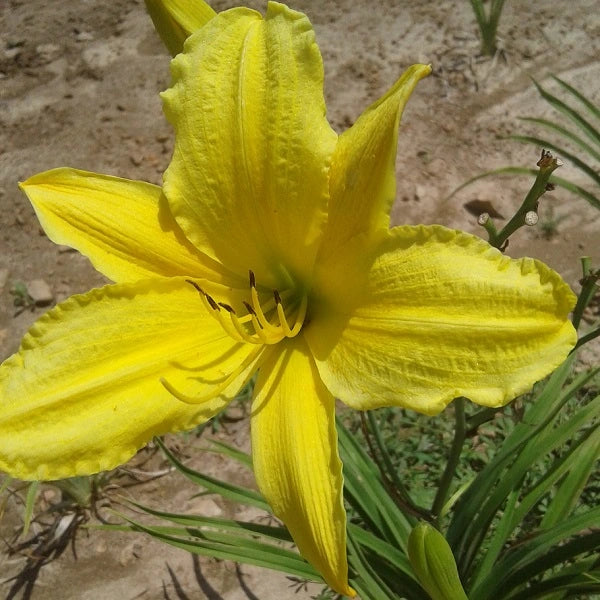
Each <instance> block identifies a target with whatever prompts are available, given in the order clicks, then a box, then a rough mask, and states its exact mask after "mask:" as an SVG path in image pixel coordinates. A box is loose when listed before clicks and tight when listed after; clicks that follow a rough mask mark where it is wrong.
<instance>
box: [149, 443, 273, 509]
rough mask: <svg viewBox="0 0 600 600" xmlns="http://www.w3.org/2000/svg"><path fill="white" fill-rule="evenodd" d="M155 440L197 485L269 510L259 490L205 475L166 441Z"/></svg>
mask: <svg viewBox="0 0 600 600" xmlns="http://www.w3.org/2000/svg"><path fill="white" fill-rule="evenodd" d="M154 441H155V442H156V443H157V444H158V446H160V448H161V449H162V451H163V452H164V453H165V456H166V457H167V459H168V461H169V462H170V463H171V464H172V465H173V466H174V467H175V468H176V469H177V470H178V471H179V472H180V473H182V474H183V475H185V477H187V478H188V479H189V480H190V481H192V482H193V483H195V484H196V485H199V486H202V487H203V488H205V489H207V490H208V491H210V492H213V493H215V494H219V495H221V496H223V498H227V499H228V500H231V501H233V502H239V503H240V504H244V505H247V506H255V507H256V508H261V509H262V510H265V511H269V505H268V504H267V502H266V501H265V500H264V498H263V497H262V496H261V495H260V494H259V493H258V492H255V491H254V490H249V489H247V488H244V487H240V486H237V485H233V484H231V483H227V482H225V481H221V480H219V479H215V478H213V477H209V476H208V475H203V474H202V473H199V472H198V471H194V469H190V468H189V467H186V466H185V465H184V464H183V463H182V462H180V461H179V460H177V458H176V457H175V456H174V455H173V454H172V453H171V452H170V451H169V449H168V448H167V447H166V446H165V444H164V442H163V441H162V440H161V439H160V438H154Z"/></svg>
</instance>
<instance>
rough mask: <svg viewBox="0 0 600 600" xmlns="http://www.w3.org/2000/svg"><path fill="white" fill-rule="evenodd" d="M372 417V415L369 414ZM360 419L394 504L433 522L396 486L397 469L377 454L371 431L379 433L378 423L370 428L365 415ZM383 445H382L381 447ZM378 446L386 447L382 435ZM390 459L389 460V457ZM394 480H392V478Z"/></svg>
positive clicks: (430, 517) (371, 452) (403, 489)
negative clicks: (382, 460)
mask: <svg viewBox="0 0 600 600" xmlns="http://www.w3.org/2000/svg"><path fill="white" fill-rule="evenodd" d="M368 414H369V415H370V413H368ZM360 419H361V426H362V430H363V434H364V436H365V440H366V441H367V445H368V446H369V452H370V454H371V458H372V459H373V462H374V463H375V464H376V465H377V468H378V469H379V474H380V475H381V480H382V481H383V485H384V486H385V489H386V490H387V492H388V493H389V495H390V498H391V499H392V500H393V501H394V503H395V504H396V506H398V507H399V508H400V509H401V510H402V511H403V512H404V513H407V514H410V515H412V516H413V517H416V518H417V519H424V520H425V521H429V522H431V521H432V520H433V518H432V515H431V514H430V513H429V512H428V511H427V510H426V509H424V508H422V507H420V506H417V505H416V504H415V503H414V502H413V501H412V500H411V498H410V496H409V495H408V493H407V492H406V489H405V488H404V486H403V485H402V484H401V483H400V487H397V486H396V481H398V482H399V479H398V478H397V476H396V477H394V474H395V473H396V472H395V469H394V467H393V465H392V463H391V461H390V463H389V466H388V463H387V462H386V461H385V458H384V462H385V465H384V464H382V462H381V459H380V458H379V453H378V452H377V450H376V449H375V446H374V445H373V441H372V439H371V431H373V433H374V434H375V432H377V433H379V431H378V428H377V423H375V421H374V420H370V423H371V427H369V426H368V425H367V421H366V419H365V415H364V413H362V412H361V413H360ZM375 437H376V439H377V437H378V436H377V434H375ZM379 444H381V445H379ZM377 445H378V447H379V448H380V449H381V448H382V447H383V448H384V447H385V444H384V442H383V440H382V439H381V434H379V440H378V441H377ZM381 454H382V455H385V454H387V453H384V452H383V451H382V453H381ZM388 459H389V455H388ZM390 476H391V477H393V478H391V477H390Z"/></svg>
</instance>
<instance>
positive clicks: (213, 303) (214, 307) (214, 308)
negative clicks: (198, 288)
mask: <svg viewBox="0 0 600 600" xmlns="http://www.w3.org/2000/svg"><path fill="white" fill-rule="evenodd" d="M204 296H205V297H206V299H207V300H208V303H209V304H210V307H211V308H212V309H213V310H218V311H219V312H220V311H221V309H220V308H219V305H218V304H217V303H216V302H215V301H214V299H213V298H212V297H211V296H209V295H208V294H207V293H204Z"/></svg>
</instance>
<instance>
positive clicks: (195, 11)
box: [144, 0, 217, 56]
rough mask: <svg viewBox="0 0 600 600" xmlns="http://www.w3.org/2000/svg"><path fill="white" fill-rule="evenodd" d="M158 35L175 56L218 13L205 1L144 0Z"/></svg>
mask: <svg viewBox="0 0 600 600" xmlns="http://www.w3.org/2000/svg"><path fill="white" fill-rule="evenodd" d="M144 1H145V3H146V9H147V10H148V14H149V15H150V18H151V19H152V22H153V23H154V28H155V29H156V31H157V33H158V35H160V38H161V39H162V41H163V42H164V44H165V46H166V47H167V49H168V50H169V52H170V53H171V54H172V55H173V56H175V55H176V54H179V52H181V51H182V49H183V42H185V40H186V38H187V37H188V36H189V35H190V34H191V33H192V32H193V31H196V30H197V29H200V28H201V27H202V26H203V25H205V24H206V23H208V22H209V21H210V20H211V19H212V18H213V17H214V16H215V15H216V14H217V13H216V12H215V11H214V10H213V9H212V8H211V7H210V6H209V5H208V4H207V3H206V2H204V1H203V0H193V1H191V2H190V0H144Z"/></svg>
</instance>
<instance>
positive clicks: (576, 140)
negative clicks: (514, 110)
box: [509, 117, 600, 160]
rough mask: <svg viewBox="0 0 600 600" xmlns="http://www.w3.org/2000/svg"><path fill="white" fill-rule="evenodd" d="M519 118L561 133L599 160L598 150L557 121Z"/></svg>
mask: <svg viewBox="0 0 600 600" xmlns="http://www.w3.org/2000/svg"><path fill="white" fill-rule="evenodd" d="M519 120H521V121H526V122H527V123H535V124H536V125H541V126H542V127H544V128H546V129H549V130H550V131H554V132H555V133H558V134H559V135H561V136H562V137H563V138H567V139H569V140H571V141H572V142H573V143H574V144H575V145H576V146H579V148H581V149H582V150H583V151H584V152H587V153H588V154H590V155H591V156H593V157H594V158H595V159H596V160H600V152H598V150H596V149H595V148H593V147H592V146H590V145H589V144H588V143H587V142H586V141H585V140H582V139H581V138H580V137H579V136H578V135H576V134H574V133H573V132H572V131H570V130H569V129H566V128H565V127H562V126H561V125H558V124H557V123H553V122H552V121H548V120H547V119H538V118H535V117H519ZM509 137H511V136H509Z"/></svg>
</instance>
